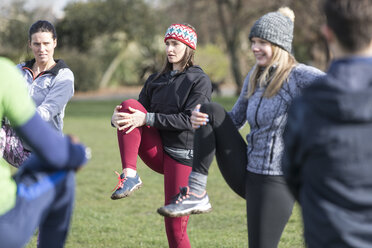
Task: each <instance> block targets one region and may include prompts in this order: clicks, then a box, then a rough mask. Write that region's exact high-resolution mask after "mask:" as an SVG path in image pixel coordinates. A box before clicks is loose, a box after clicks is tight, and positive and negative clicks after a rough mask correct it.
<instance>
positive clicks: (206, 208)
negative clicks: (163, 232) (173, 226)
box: [158, 203, 212, 217]
mask: <svg viewBox="0 0 372 248" xmlns="http://www.w3.org/2000/svg"><path fill="white" fill-rule="evenodd" d="M210 211H212V206H211V204H210V203H208V204H207V205H205V206H203V207H202V208H194V209H188V210H185V211H181V212H168V211H166V210H165V209H164V208H158V214H160V215H162V216H164V217H181V216H187V215H191V214H204V213H209V212H210Z"/></svg>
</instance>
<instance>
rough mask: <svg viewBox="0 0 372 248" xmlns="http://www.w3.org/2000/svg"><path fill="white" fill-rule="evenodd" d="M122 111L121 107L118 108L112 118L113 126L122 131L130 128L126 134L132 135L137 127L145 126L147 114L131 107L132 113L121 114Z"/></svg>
mask: <svg viewBox="0 0 372 248" xmlns="http://www.w3.org/2000/svg"><path fill="white" fill-rule="evenodd" d="M120 109H121V105H118V106H116V107H115V110H114V113H113V115H112V118H111V122H112V124H114V126H115V127H116V128H117V129H119V130H120V131H121V130H124V129H127V128H128V130H127V131H126V132H125V133H130V132H131V131H132V130H133V129H135V128H136V127H141V126H143V125H145V123H146V114H145V113H143V112H141V111H139V110H138V109H134V108H131V107H129V108H128V109H129V111H130V112H131V113H123V112H119V110H120Z"/></svg>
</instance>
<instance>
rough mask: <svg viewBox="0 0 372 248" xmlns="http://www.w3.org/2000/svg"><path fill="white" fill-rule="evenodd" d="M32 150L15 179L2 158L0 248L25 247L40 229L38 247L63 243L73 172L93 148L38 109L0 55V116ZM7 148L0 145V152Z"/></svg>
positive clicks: (21, 79)
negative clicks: (53, 124)
mask: <svg viewBox="0 0 372 248" xmlns="http://www.w3.org/2000/svg"><path fill="white" fill-rule="evenodd" d="M3 117H6V118H8V119H9V121H10V123H11V124H12V128H14V130H15V132H16V133H17V135H18V136H19V137H21V138H22V139H23V140H24V142H25V143H27V145H28V146H30V147H31V148H32V149H33V153H32V155H31V156H30V157H29V158H28V159H27V160H26V161H25V162H24V163H23V164H22V166H21V168H20V169H19V170H18V172H17V173H16V175H15V176H14V177H12V176H11V171H10V167H9V166H8V165H7V163H6V162H5V160H4V159H3V158H1V159H0V248H20V247H24V246H25V245H26V243H27V242H28V241H29V239H30V238H31V237H32V235H33V234H34V232H35V230H36V229H37V228H38V227H39V237H38V247H39V248H50V247H53V248H54V247H56V248H59V247H63V246H64V243H65V241H66V238H67V233H68V230H69V224H70V218H71V215H72V211H73V204H74V191H75V172H76V171H77V170H78V169H80V168H81V166H83V164H85V163H86V161H87V159H88V158H89V154H90V153H89V151H88V150H87V149H86V148H85V147H84V146H83V145H82V144H80V143H78V142H77V140H76V138H74V137H69V136H62V135H61V134H60V133H59V132H57V131H56V130H54V129H53V128H52V127H51V126H50V125H49V124H48V123H46V122H45V121H44V120H42V119H41V117H40V116H39V114H38V113H37V112H36V109H35V104H34V102H33V101H32V99H31V98H30V96H29V94H28V92H27V89H26V86H25V83H24V79H23V78H22V76H21V75H20V73H19V71H18V70H17V69H16V67H15V66H14V64H12V63H11V62H10V61H9V60H7V59H5V58H1V57H0V119H2V118H3ZM3 152H4V150H3V149H0V155H2V154H3Z"/></svg>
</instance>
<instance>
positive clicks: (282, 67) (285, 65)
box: [247, 7, 297, 98]
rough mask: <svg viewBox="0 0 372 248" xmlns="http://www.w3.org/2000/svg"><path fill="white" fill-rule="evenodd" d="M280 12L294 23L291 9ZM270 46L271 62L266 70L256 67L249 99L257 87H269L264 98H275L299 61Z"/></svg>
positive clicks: (250, 86)
mask: <svg viewBox="0 0 372 248" xmlns="http://www.w3.org/2000/svg"><path fill="white" fill-rule="evenodd" d="M278 12H279V13H281V14H282V15H284V16H286V17H288V18H289V19H290V20H291V21H292V22H294V19H295V15H294V13H293V11H292V10H291V9H290V8H288V7H282V8H279V9H278ZM270 44H271V49H272V52H273V55H272V58H271V61H270V63H269V64H268V65H267V66H266V67H265V68H262V67H259V66H258V65H257V64H256V65H255V66H254V68H253V71H252V73H251V76H250V78H249V87H248V92H247V97H250V96H251V95H252V94H253V93H254V91H255V90H256V88H257V86H259V87H265V86H267V88H266V89H265V92H264V94H263V96H264V97H266V98H270V97H273V96H275V95H276V94H277V93H278V91H279V90H280V88H281V87H282V86H283V84H284V83H285V82H286V81H287V80H288V77H289V74H290V73H291V71H292V69H293V67H295V66H296V65H297V61H296V59H295V58H294V57H293V56H292V54H290V53H289V52H287V51H286V50H284V49H283V48H281V47H279V46H277V45H274V44H273V43H271V42H270Z"/></svg>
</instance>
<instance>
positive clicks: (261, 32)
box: [249, 12, 294, 53]
mask: <svg viewBox="0 0 372 248" xmlns="http://www.w3.org/2000/svg"><path fill="white" fill-rule="evenodd" d="M293 26H294V24H293V21H292V20H291V19H290V18H289V17H288V16H285V15H284V14H282V13H280V12H270V13H267V14H266V15H264V16H262V17H261V18H259V19H258V20H257V21H256V22H255V23H254V24H253V27H252V29H251V32H250V34H249V39H252V37H257V38H261V39H264V40H267V41H269V42H271V43H273V44H275V45H277V46H279V47H281V48H283V49H284V50H286V51H287V52H289V53H291V51H292V40H293Z"/></svg>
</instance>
